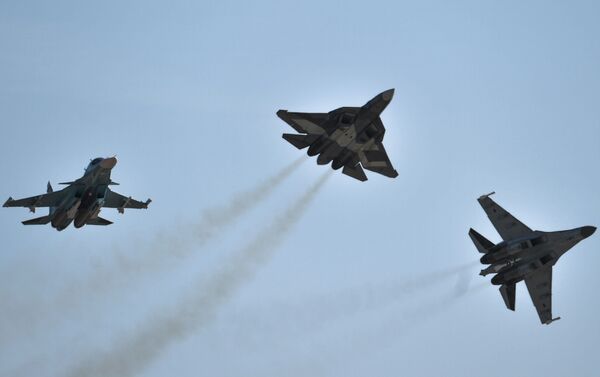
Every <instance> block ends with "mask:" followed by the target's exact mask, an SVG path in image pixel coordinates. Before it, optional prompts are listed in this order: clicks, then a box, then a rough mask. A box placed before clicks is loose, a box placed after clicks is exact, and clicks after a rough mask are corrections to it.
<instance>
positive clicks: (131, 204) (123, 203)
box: [102, 189, 152, 213]
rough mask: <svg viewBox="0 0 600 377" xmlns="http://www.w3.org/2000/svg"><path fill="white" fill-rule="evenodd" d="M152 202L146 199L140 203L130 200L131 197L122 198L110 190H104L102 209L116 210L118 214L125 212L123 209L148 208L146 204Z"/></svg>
mask: <svg viewBox="0 0 600 377" xmlns="http://www.w3.org/2000/svg"><path fill="white" fill-rule="evenodd" d="M151 202H152V200H150V199H148V200H146V201H145V202H140V201H139V200H135V199H132V198H131V196H129V197H127V196H123V195H121V194H118V193H116V192H114V191H112V190H110V189H108V190H106V196H105V197H104V205H103V206H102V207H106V208H116V209H118V210H119V212H120V213H123V212H124V211H125V208H135V209H140V208H148V204H150V203H151Z"/></svg>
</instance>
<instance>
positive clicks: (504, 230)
mask: <svg viewBox="0 0 600 377" xmlns="http://www.w3.org/2000/svg"><path fill="white" fill-rule="evenodd" d="M492 194H494V193H493V192H492V193H490V194H487V195H482V196H480V197H479V199H477V201H478V202H479V204H480V205H481V207H482V208H483V210H484V211H485V213H486V214H487V216H488V218H489V219H490V221H491V222H492V225H494V228H496V231H498V234H500V236H501V237H502V239H503V240H505V241H506V240H513V239H516V238H520V237H524V236H526V235H528V234H529V233H531V232H532V230H531V229H530V228H529V227H528V226H527V225H525V224H523V223H522V222H520V221H519V220H518V219H517V218H516V217H514V216H513V215H511V214H510V213H509V212H508V211H507V210H505V209H504V208H502V207H501V206H499V205H498V204H497V203H496V202H495V201H493V200H492V199H491V198H490V195H492Z"/></svg>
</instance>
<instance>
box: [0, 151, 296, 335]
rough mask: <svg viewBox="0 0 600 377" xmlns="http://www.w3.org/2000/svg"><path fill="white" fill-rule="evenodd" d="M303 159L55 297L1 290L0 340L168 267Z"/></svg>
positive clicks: (119, 255)
mask: <svg viewBox="0 0 600 377" xmlns="http://www.w3.org/2000/svg"><path fill="white" fill-rule="evenodd" d="M305 160H306V158H305V157H304V156H302V157H301V158H299V159H297V160H295V161H293V162H292V163H290V164H288V165H286V166H285V167H283V168H282V169H281V170H279V171H278V172H277V173H276V174H274V175H272V176H271V177H269V178H267V179H266V180H264V181H263V182H261V183H260V184H258V185H257V186H255V187H254V188H251V189H249V190H247V191H244V192H240V193H238V194H235V195H234V196H233V197H232V198H231V199H230V200H229V201H228V202H227V203H225V204H224V205H221V206H214V207H212V208H208V209H206V210H204V211H203V213H202V215H201V216H200V219H199V220H196V221H192V222H191V223H190V225H188V226H187V229H185V227H184V229H181V228H178V229H177V230H171V229H169V230H167V231H166V232H163V233H162V234H160V235H158V236H156V238H155V239H154V240H152V241H151V242H148V243H146V244H143V243H138V245H136V246H135V247H127V248H125V249H124V250H120V249H118V248H115V249H114V250H113V251H112V255H110V257H109V258H108V259H109V261H108V263H95V264H94V266H95V267H94V269H93V270H92V272H91V273H89V274H88V275H87V276H86V278H85V280H83V281H80V282H77V283H74V284H70V285H68V286H67V287H65V289H63V290H61V291H59V292H58V294H57V295H56V296H55V297H40V298H39V299H34V298H33V297H31V298H30V299H28V300H23V299H22V298H20V297H15V298H14V299H11V296H13V295H15V294H16V293H18V294H20V292H16V291H14V290H7V289H3V290H2V291H1V292H0V293H1V294H0V297H1V298H2V299H3V301H4V302H9V303H8V304H7V307H10V309H11V310H10V312H5V314H6V316H5V317H4V318H3V320H2V321H0V345H2V344H9V343H10V342H11V341H12V339H14V337H19V338H23V335H25V334H26V335H27V337H31V336H33V335H34V334H35V329H36V327H37V326H39V325H41V323H43V322H45V321H48V320H49V321H58V320H61V319H64V318H65V317H64V312H65V310H67V311H69V312H70V311H72V310H74V309H75V308H77V307H81V306H83V304H84V303H85V302H87V301H88V300H89V299H90V297H94V296H97V295H98V294H102V293H106V292H112V291H117V290H119V289H124V288H127V287H130V286H131V281H132V280H134V279H135V278H139V277H142V276H145V275H146V274H148V273H150V272H156V271H158V270H159V269H166V268H168V266H170V264H169V263H167V262H168V261H169V260H175V261H176V260H178V259H181V258H183V257H186V256H188V255H190V254H191V253H193V252H195V251H197V250H199V249H201V248H202V247H204V246H205V245H206V243H207V242H208V241H210V240H211V239H212V238H214V237H216V236H218V235H219V234H220V233H221V232H222V231H223V230H224V228H225V227H227V226H228V225H231V224H232V223H234V222H235V221H236V220H238V219H239V218H240V217H241V216H243V215H244V214H246V213H247V212H248V211H250V210H251V209H253V208H255V207H256V206H258V205H259V204H260V203H262V202H263V201H264V200H266V199H267V198H268V197H270V196H271V194H272V193H273V192H274V191H275V189H276V188H278V187H279V186H280V185H281V184H282V183H283V182H284V181H285V179H286V178H288V177H289V176H290V175H291V174H292V173H293V172H295V171H296V170H297V169H298V167H299V166H300V164H301V163H302V162H303V161H305ZM132 251H138V252H137V253H136V252H132ZM139 251H142V252H139ZM7 287H8V286H7Z"/></svg>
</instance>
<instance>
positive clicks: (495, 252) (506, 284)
mask: <svg viewBox="0 0 600 377" xmlns="http://www.w3.org/2000/svg"><path fill="white" fill-rule="evenodd" d="M492 194H494V193H493V192H492V193H491V194H488V195H483V196H481V197H480V198H479V199H477V200H478V201H479V204H481V206H482V207H483V210H484V211H485V213H486V214H487V215H488V217H489V219H490V221H491V222H492V224H493V225H494V228H496V230H497V231H498V233H499V234H500V236H501V237H502V239H503V241H502V242H500V243H499V244H497V245H494V244H493V243H492V242H491V241H489V240H487V239H486V238H485V237H483V236H482V235H481V234H479V233H477V232H476V231H475V230H473V229H471V230H470V231H469V236H470V237H471V240H473V243H474V244H475V247H477V250H478V251H479V252H480V253H483V254H484V255H483V257H481V263H482V264H489V267H487V268H486V269H484V270H482V271H481V273H480V275H483V276H485V275H487V274H494V273H495V274H496V276H494V277H493V278H492V284H494V285H500V294H501V295H502V298H503V299H504V303H505V304H506V307H507V308H508V309H510V310H513V311H514V310H515V285H516V284H517V283H518V282H520V281H522V280H525V285H527V290H528V291H529V296H531V300H532V301H533V305H534V306H535V309H536V310H537V313H538V316H539V317H540V321H541V322H542V323H543V324H546V325H547V324H550V323H551V322H552V321H555V320H557V319H560V317H558V318H552V266H554V264H556V261H558V259H559V258H560V257H561V256H562V255H563V254H564V253H566V252H567V251H569V249H571V248H572V247H573V246H575V245H576V244H577V243H578V242H579V241H581V240H583V239H585V238H588V237H589V236H591V235H592V234H593V233H594V232H595V231H596V228H595V227H593V226H584V227H581V228H575V229H571V230H562V231H558V232H542V231H539V230H535V231H534V230H531V229H530V228H529V227H527V225H525V224H523V223H522V222H520V221H519V220H517V219H516V218H515V217H513V216H512V215H511V214H510V213H508V212H507V211H506V210H505V209H504V208H502V207H500V206H499V205H498V204H496V202H494V201H493V200H492V199H491V198H490V197H489V196H490V195H492Z"/></svg>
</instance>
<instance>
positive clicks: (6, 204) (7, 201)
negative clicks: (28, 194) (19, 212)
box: [2, 196, 14, 207]
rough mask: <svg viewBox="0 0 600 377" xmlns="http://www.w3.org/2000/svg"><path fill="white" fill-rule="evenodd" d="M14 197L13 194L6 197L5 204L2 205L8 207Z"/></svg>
mask: <svg viewBox="0 0 600 377" xmlns="http://www.w3.org/2000/svg"><path fill="white" fill-rule="evenodd" d="M13 200H14V199H13V198H12V196H10V197H9V198H8V199H6V201H5V202H4V204H3V205H2V207H8V204H9V203H10V202H12V201H13Z"/></svg>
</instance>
